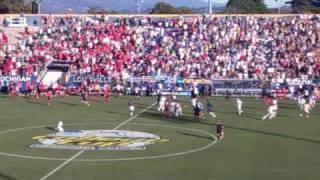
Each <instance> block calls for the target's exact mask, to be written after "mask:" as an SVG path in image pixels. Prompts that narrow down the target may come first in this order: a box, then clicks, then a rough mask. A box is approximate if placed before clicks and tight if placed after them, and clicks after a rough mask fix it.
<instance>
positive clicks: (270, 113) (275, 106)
mask: <svg viewBox="0 0 320 180" xmlns="http://www.w3.org/2000/svg"><path fill="white" fill-rule="evenodd" d="M277 111H278V101H277V99H273V100H272V104H271V105H270V106H269V107H268V112H267V114H266V115H264V116H263V117H262V120H266V119H267V118H269V119H270V120H271V119H273V118H275V117H276V115H277Z"/></svg>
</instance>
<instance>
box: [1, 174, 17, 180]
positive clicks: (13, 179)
mask: <svg viewBox="0 0 320 180" xmlns="http://www.w3.org/2000/svg"><path fill="white" fill-rule="evenodd" d="M0 179H3V180H17V179H16V178H14V177H11V176H9V175H6V174H3V173H0Z"/></svg>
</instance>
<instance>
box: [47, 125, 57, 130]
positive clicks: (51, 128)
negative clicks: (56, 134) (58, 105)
mask: <svg viewBox="0 0 320 180" xmlns="http://www.w3.org/2000/svg"><path fill="white" fill-rule="evenodd" d="M46 129H48V130H50V131H56V129H55V128H53V127H49V126H48V127H46Z"/></svg>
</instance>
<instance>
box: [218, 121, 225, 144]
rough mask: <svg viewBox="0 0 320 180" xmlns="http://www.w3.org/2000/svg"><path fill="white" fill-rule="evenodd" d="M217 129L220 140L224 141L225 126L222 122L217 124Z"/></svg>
mask: <svg viewBox="0 0 320 180" xmlns="http://www.w3.org/2000/svg"><path fill="white" fill-rule="evenodd" d="M216 129H217V137H218V140H222V139H223V138H224V126H223V124H222V122H221V121H219V122H218V123H217V124H216Z"/></svg>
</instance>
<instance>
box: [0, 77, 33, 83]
mask: <svg viewBox="0 0 320 180" xmlns="http://www.w3.org/2000/svg"><path fill="white" fill-rule="evenodd" d="M31 80H32V78H31V77H25V76H22V77H20V76H0V81H4V82H28V81H31Z"/></svg>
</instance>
